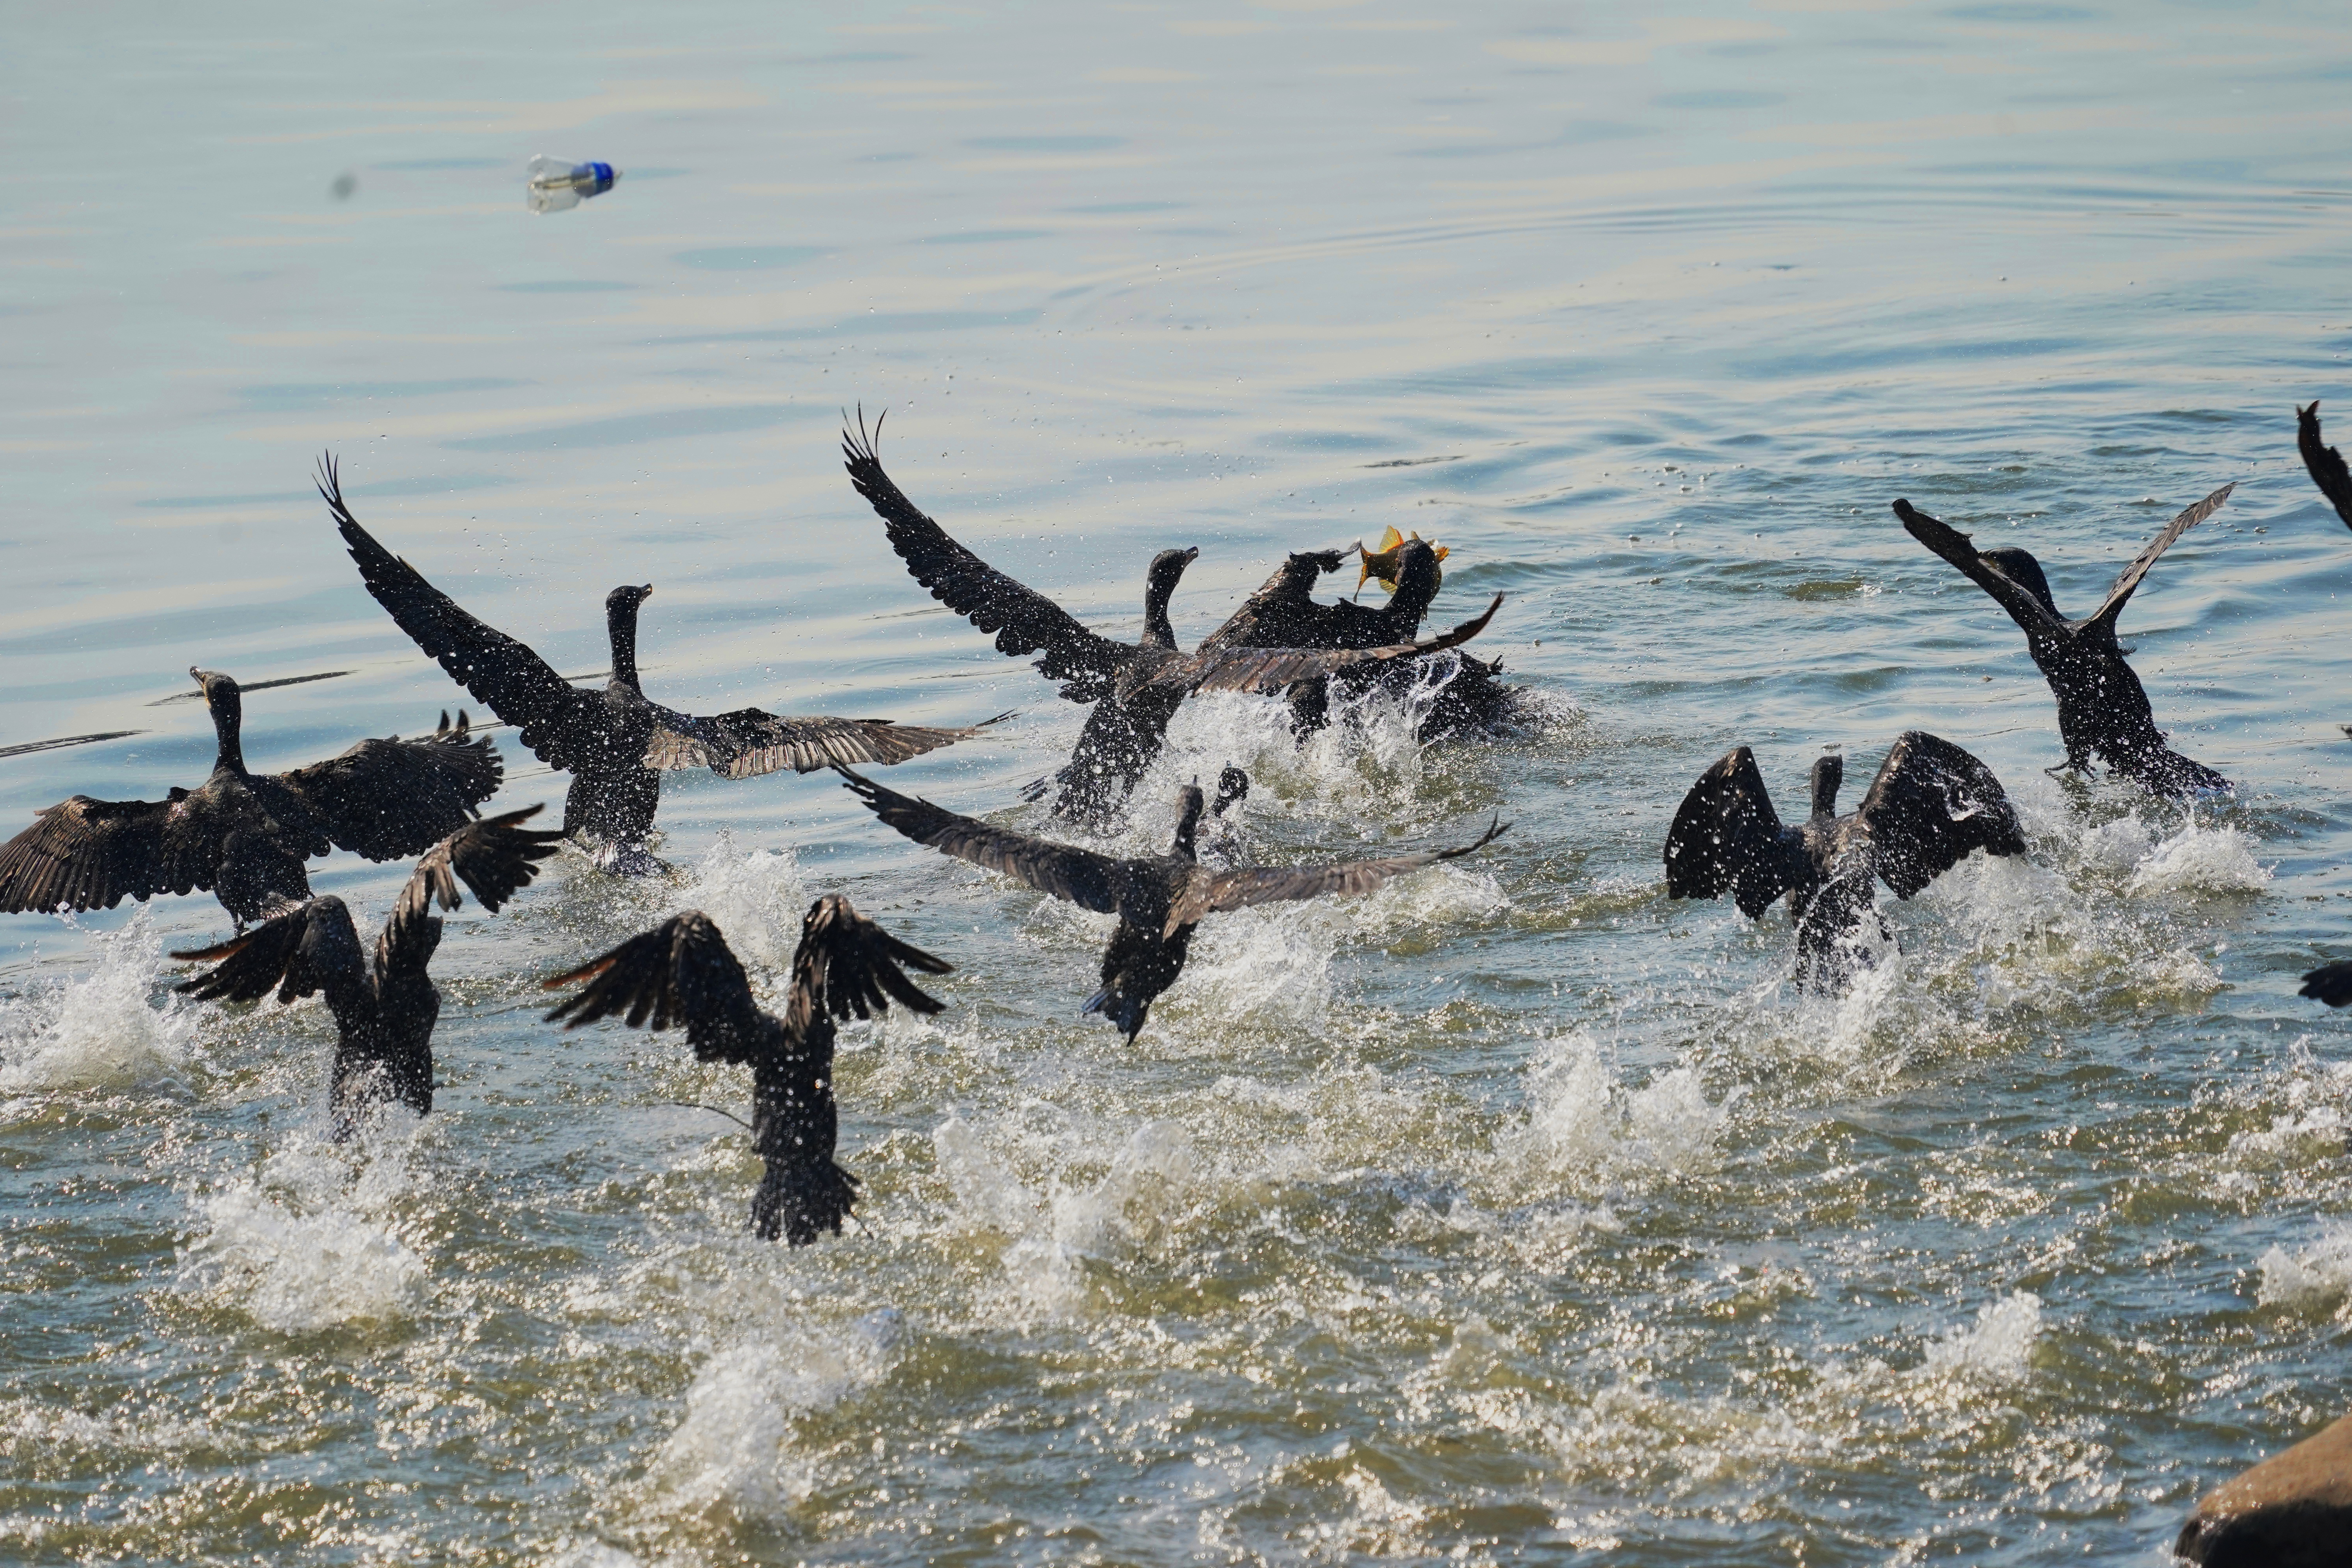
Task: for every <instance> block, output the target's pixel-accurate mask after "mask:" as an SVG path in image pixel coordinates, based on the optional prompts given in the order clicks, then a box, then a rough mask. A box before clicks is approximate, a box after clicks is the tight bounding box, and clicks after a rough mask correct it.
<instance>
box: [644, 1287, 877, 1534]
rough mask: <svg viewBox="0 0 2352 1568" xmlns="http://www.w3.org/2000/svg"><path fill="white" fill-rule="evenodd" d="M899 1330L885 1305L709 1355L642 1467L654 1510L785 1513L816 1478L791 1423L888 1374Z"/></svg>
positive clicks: (715, 1516)
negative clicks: (841, 1321)
mask: <svg viewBox="0 0 2352 1568" xmlns="http://www.w3.org/2000/svg"><path fill="white" fill-rule="evenodd" d="M902 1336H903V1327H902V1325H901V1323H900V1321H899V1319H898V1314H896V1313H895V1312H891V1311H888V1310H882V1311H877V1312H872V1313H868V1314H867V1315H866V1317H864V1318H862V1319H860V1320H858V1321H856V1322H854V1323H851V1324H848V1325H846V1326H845V1328H843V1329H841V1330H839V1331H831V1332H827V1331H818V1330H814V1329H811V1330H804V1331H802V1332H799V1333H797V1334H793V1335H792V1336H791V1337H790V1338H789V1340H788V1342H778V1341H776V1340H774V1339H771V1338H758V1339H749V1340H743V1341H740V1342H736V1343H733V1344H730V1345H728V1346H727V1347H725V1348H724V1349H722V1350H720V1351H719V1352H717V1353H715V1354H713V1355H712V1356H711V1357H710V1358H709V1360H708V1361H706V1362H704V1363H703V1364H702V1368H701V1370H700V1371H699V1372H698V1373H696V1375H695V1379H694V1385H693V1386H692V1387H691V1388H689V1389H688V1391H687V1395H686V1418H685V1419H684V1420H683V1421H681V1422H679V1423H678V1425H677V1428H676V1429H675V1430H673V1431H672V1432H671V1433H670V1435H669V1436H668V1437H667V1438H666V1439H664V1440H663V1442H662V1446H661V1447H660V1449H659V1450H658V1451H657V1452H656V1454H655V1455H654V1458H653V1462H652V1464H651V1466H650V1467H649V1468H648V1469H647V1472H646V1481H647V1483H648V1485H649V1488H650V1493H651V1498H652V1500H654V1501H655V1503H656V1506H657V1508H658V1509H659V1510H660V1511H662V1512H665V1513H669V1514H673V1515H679V1516H687V1517H692V1518H698V1519H703V1520H708V1521H714V1522H722V1523H731V1522H737V1521H768V1522H774V1521H781V1520H782V1519H784V1518H785V1517H787V1516H788V1515H789V1514H790V1512H791V1511H792V1510H793V1507H794V1505H796V1504H797V1503H799V1502H800V1501H801V1500H803V1499H805V1498H806V1497H807V1496H808V1495H809V1493H810V1492H811V1491H812V1490H813V1489H814V1487H815V1485H816V1481H817V1471H816V1463H815V1460H814V1458H813V1457H812V1456H810V1455H808V1454H806V1453H804V1452H803V1451H801V1450H800V1449H799V1447H797V1445H796V1438H795V1423H796V1422H797V1420H798V1419H799V1418H801V1417H802V1416H804V1415H808V1414H810V1413H811V1412H814V1411H822V1410H828V1409H831V1408H832V1407H833V1406H835V1405H838V1404H840V1403H841V1402H842V1401H843V1400H844V1399H846V1398H848V1397H849V1396H850V1395H851V1394H854V1393H856V1391H857V1390H859V1389H862V1388H866V1387H868V1386H870V1385H872V1384H876V1383H878V1382H880V1381H881V1380H882V1379H883V1378H884V1377H886V1376H887V1375H888V1374H889V1371H890V1368H891V1367H892V1366H893V1365H894V1364H896V1362H897V1358H898V1346H899V1342H900V1340H901V1338H902Z"/></svg>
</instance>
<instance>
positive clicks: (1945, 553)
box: [1895, 500, 2074, 641]
mask: <svg viewBox="0 0 2352 1568" xmlns="http://www.w3.org/2000/svg"><path fill="white" fill-rule="evenodd" d="M1895 516H1896V517H1898V518H1901V519H1902V520H1903V527H1904V531H1906V532H1907V533H1909V534H1910V535H1911V537H1912V538H1914V539H1916V540H1917V541H1918V542H1920V543H1922V544H1924V545H1926V546H1927V548H1928V549H1930V550H1932V551H1934V552H1936V553H1937V554H1938V555H1940V556H1942V557H1943V558H1944V559H1945V560H1946V561H1948V562H1949V563H1951V564H1952V565H1954V566H1957V567H1958V568H1959V570H1960V572H1961V573H1962V574H1964V575H1965V576H1967V578H1968V580H1969V582H1971V583H1974V584H1976V585H1977V586H1978V587H1979V588H1982V589H1983V590H1984V591H1985V592H1986V593H1988V594H1990V595H1992V597H1993V601H1994V603H1996V604H1998V605H2000V607H2001V608H2002V609H2004V610H2007V611H2008V612H2009V615H2010V618H2011V620H2013V621H2015V622H2016V623H2017V624H2018V625H2019V626H2022V627H2023V628H2024V629H2025V635H2026V636H2028V637H2048V638H2053V639H2056V640H2060V641H2063V640H2064V638H2065V637H2067V636H2068V635H2069V634H2070V633H2071V632H2072V631H2073V629H2074V628H2073V627H2072V626H2068V624H2067V623H2066V621H2065V619H2064V618H2063V617H2062V616H2060V615H2059V614H2058V613H2057V612H2056V611H2055V610H2053V609H2052V608H2051V607H2050V606H2049V605H2045V604H2043V603H2042V601H2041V600H2040V599H2038V598H2036V597H2034V595H2033V594H2032V590H2030V589H2028V588H2026V587H2025V586H2024V585H2023V584H2021V583H2019V582H2018V581H2017V580H2016V579H2014V578H2012V577H2011V576H2010V575H2009V574H2007V573H2006V572H2003V571H2002V570H2001V569H2000V567H1998V566H1996V565H1994V564H1993V563H1991V562H1990V561H1988V560H1986V559H1985V558H1984V557H1983V556H1982V555H1981V554H1979V552H1978V551H1977V547H1976V545H1975V544H1974V543H1973V542H1970V540H1969V536H1968V535H1967V534H1965V533H1962V532H1961V531H1959V530H1958V529H1957V528H1954V527H1952V526H1951V525H1950V524H1949V523H1947V522H1942V521H1937V519H1935V518H1932V517H1929V516H1928V515H1927V513H1926V512H1924V511H1921V510H1918V509H1917V508H1916V507H1914V506H1913V505H1912V504H1911V503H1910V502H1909V501H1907V500H1897V501H1896V502H1895Z"/></svg>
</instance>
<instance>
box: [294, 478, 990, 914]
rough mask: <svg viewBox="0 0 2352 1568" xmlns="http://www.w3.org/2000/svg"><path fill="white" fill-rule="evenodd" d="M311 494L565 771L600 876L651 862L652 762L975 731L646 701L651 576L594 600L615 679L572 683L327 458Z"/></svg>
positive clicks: (863, 752)
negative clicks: (416, 558)
mask: <svg viewBox="0 0 2352 1568" xmlns="http://www.w3.org/2000/svg"><path fill="white" fill-rule="evenodd" d="M319 493H320V495H321V496H322V497H324V498H325V499H326V502H327V506H328V509H329V510H331V511H332V512H333V513H334V518H335V526H336V527H337V528H339V529H341V531H342V535H343V540H344V542H345V543H347V544H348V545H349V546H350V547H351V552H352V560H353V561H355V562H357V563H359V569H360V577H361V580H362V581H363V582H364V583H365V584H367V591H368V592H369V593H370V594H373V595H375V600H376V603H378V604H380V605H383V607H384V608H385V609H386V610H387V611H389V612H390V613H391V616H392V618H393V619H394V621H396V622H398V623H399V625H400V629H401V630H402V631H404V632H406V633H407V634H408V635H409V637H412V638H414V639H415V643H416V646H417V647H421V648H423V649H424V650H425V652H426V653H427V654H429V655H431V656H432V657H433V658H436V659H437V660H439V661H440V665H441V668H443V669H446V670H447V671H448V672H449V676H450V679H453V680H455V681H457V683H458V684H459V685H460V686H463V687H464V688H466V689H467V690H468V691H470V692H472V693H473V694H474V696H475V697H476V699H477V700H479V701H482V702H484V703H487V704H488V706H489V708H490V710H492V711H493V712H495V713H497V714H498V716H499V718H501V719H503V720H505V721H507V722H508V723H509V724H512V725H515V726H516V727H517V728H518V729H520V731H522V743H523V744H524V745H525V746H528V747H529V748H530V750H531V752H533V753H534V754H535V755H537V756H538V758H539V760H540V761H541V762H543V763H546V764H547V765H548V766H550V767H551V768H553V769H555V770H556V771H558V772H559V773H570V774H571V775H572V787H571V788H570V790H568V791H567V792H566V793H565V795H564V797H563V831H564V832H565V833H566V834H568V835H572V836H573V837H581V836H589V837H594V838H596V839H598V840H600V841H601V847H600V849H599V851H598V856H597V863H598V864H599V865H600V866H602V867H604V868H605V869H607V870H620V871H639V870H650V869H653V868H656V866H657V865H658V864H659V863H658V862H656V861H655V860H654V859H653V858H652V857H651V856H650V855H648V854H646V851H645V842H646V837H647V836H648V835H649V834H651V833H652V831H653V826H654V812H655V809H656V807H657V806H658V805H659V804H660V800H661V770H664V769H671V768H698V767H709V769H710V770H711V771H712V772H713V773H717V774H719V777H721V778H729V779H740V778H749V777H751V776H752V775H754V774H758V773H773V772H775V771H776V770H777V769H779V768H791V769H793V771H795V772H797V773H808V772H810V771H812V770H814V769H816V768H821V767H824V766H827V765H828V764H831V763H883V764H885V765H887V764H889V763H902V762H905V761H906V760H907V759H908V758H909V757H916V756H920V755H921V754H922V753H924V752H928V751H931V750H933V749H934V748H936V747H940V746H944V745H948V744H950V743H951V742H956V741H961V740H963V739H965V738H966V737H968V736H970V735H971V734H972V733H974V731H975V730H976V729H977V728H978V726H974V727H972V728H969V729H957V730H938V729H927V728H923V727H920V726H918V725H912V724H906V725H901V724H894V723H892V722H891V721H889V720H887V719H830V718H816V717H794V716H779V715H777V714H773V713H770V712H767V711H766V710H762V709H758V708H740V709H737V710H735V711H733V712H731V713H721V714H719V716H717V717H716V718H710V719H704V718H698V717H696V716H695V715H693V714H689V713H680V712H678V711H677V710H674V709H669V708H665V707H663V706H661V705H660V704H659V703H657V702H650V701H647V700H646V695H645V691H644V689H642V688H641V687H640V686H639V684H638V681H637V607H638V606H639V605H643V604H644V603H645V602H646V598H647V597H648V596H649V595H651V594H652V593H653V591H654V590H653V584H650V583H648V584H644V585H642V586H629V585H626V584H625V585H623V586H621V587H618V588H615V589H614V590H613V591H612V592H611V593H610V594H608V595H605V596H604V625H605V628H606V630H607V631H608V632H609V633H610V634H611V637H612V642H613V675H612V679H611V680H610V681H609V682H608V683H607V684H606V685H605V688H604V691H603V692H602V693H597V692H592V691H584V690H582V689H580V688H578V687H576V686H573V685H572V683H571V682H569V681H567V680H565V679H563V678H562V676H560V675H558V674H557V673H556V672H555V670H554V669H553V668H551V667H550V666H549V664H548V663H547V661H546V660H544V659H542V658H540V657H539V655H537V654H536V653H533V652H532V651H531V650H530V648H528V647H524V646H523V645H522V644H521V643H520V642H517V641H516V640H515V639H514V638H512V637H508V636H507V635H506V634H505V633H503V632H500V631H498V630H497V629H495V628H493V627H490V626H484V625H483V624H482V623H481V622H480V621H478V620H476V619H475V618H474V617H473V616H470V615H467V613H466V611H465V610H464V609H462V608H460V607H459V605H458V604H457V601H456V600H454V599H452V598H450V597H449V595H446V594H444V593H442V592H441V591H440V590H439V589H438V588H436V587H435V586H433V584H430V583H427V582H426V581H425V579H424V577H423V576H421V575H419V574H418V573H417V571H416V569H415V567H413V566H411V565H409V563H407V562H405V561H404V560H402V559H401V558H400V557H398V556H396V555H394V554H393V553H392V552H390V551H389V550H386V549H385V548H384V547H383V545H381V544H379V543H377V542H375V540H374V539H373V537H372V536H370V534H369V533H368V531H366V530H365V529H363V528H362V527H361V526H360V524H359V520H358V519H356V518H354V517H353V516H352V512H351V509H350V508H349V507H347V506H345V505H344V504H343V495H342V486H341V482H340V481H339V479H338V477H337V475H336V471H335V462H334V459H333V458H327V459H326V460H325V461H324V462H323V463H322V464H321V472H320V476H319ZM1000 717H1003V715H1000ZM990 722H992V723H993V722H995V721H994V720H992V721H990Z"/></svg>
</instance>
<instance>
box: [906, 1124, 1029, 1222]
mask: <svg viewBox="0 0 2352 1568" xmlns="http://www.w3.org/2000/svg"><path fill="white" fill-rule="evenodd" d="M931 1149H932V1152H933V1153H934V1154H935V1155H936V1156H937V1158H938V1160H939V1168H940V1175H941V1176H943V1177H945V1178H946V1179H947V1184H948V1186H949V1187H950V1189H951V1190H952V1191H953V1192H954V1194H955V1200H956V1207H957V1209H958V1210H959V1211H960V1212H961V1214H962V1215H963V1216H964V1217H965V1219H966V1220H967V1221H968V1222H969V1223H970V1224H971V1225H972V1226H977V1227H979V1228H981V1229H984V1230H993V1231H997V1232H999V1233H1001V1234H1003V1235H1005V1236H1019V1235H1020V1234H1021V1233H1022V1232H1023V1231H1024V1230H1026V1229H1028V1228H1029V1226H1030V1225H1031V1223H1032V1222H1033V1221H1034V1220H1035V1218H1036V1217H1037V1195H1036V1194H1034V1193H1033V1192H1031V1191H1030V1190H1029V1189H1028V1188H1027V1187H1024V1186H1023V1185H1022V1184H1021V1183H1020V1181H1019V1179H1018V1178H1016V1177H1014V1176H1013V1173H1011V1172H1009V1171H1007V1170H1006V1169H1005V1168H1004V1167H1003V1165H1002V1164H1000V1163H998V1162H997V1159H996V1156H995V1155H994V1153H992V1152H991V1151H990V1149H989V1147H988V1145H987V1144H986V1143H984V1142H982V1141H981V1137H980V1134H979V1133H978V1132H977V1131H974V1130H973V1128H972V1125H971V1122H969V1121H965V1120H964V1119H963V1117H962V1116H961V1114H956V1115H950V1117H949V1118H948V1119H947V1120H946V1121H942V1122H940V1125H939V1127H938V1128H937V1129H936V1130H934V1131H933V1132H932V1133H931Z"/></svg>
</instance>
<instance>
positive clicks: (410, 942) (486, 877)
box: [375, 805, 563, 975]
mask: <svg viewBox="0 0 2352 1568" xmlns="http://www.w3.org/2000/svg"><path fill="white" fill-rule="evenodd" d="M540 809H541V808H540V807H538V806H535V805H530V806H525V807H524V808H523V809H522V810H520V811H509V812H506V813H503V814H502V815H500V816H491V817H485V818H484V819H483V820H481V821H479V822H475V823H468V824H467V826H464V827H461V828H459V829H458V830H457V832H455V833H453V834H451V835H449V837H446V838H444V839H443V840H441V842H440V843H438V844H436V845H435V846H434V847H432V848H430V849H427V850H426V851H425V858H423V859H421V860H419V861H417V863H416V869H415V870H414V871H412V872H411V873H409V877H408V885H407V886H406V887H404V888H403V889H400V898H399V900H397V901H396V902H394V905H393V906H392V915H391V918H389V919H388V920H386V921H384V922H383V931H381V932H380V933H379V934H378V935H377V937H376V939H375V972H376V973H378V974H380V975H383V974H396V973H402V972H407V973H419V974H421V973H424V971H425V963H426V962H427V961H428V960H430V959H431V958H432V956H433V949H434V947H435V945H436V943H437V942H438V941H439V936H440V922H439V921H437V920H436V919H435V918H434V915H433V906H434V905H435V904H436V903H438V904H439V905H440V906H441V907H442V908H443V909H445V910H454V909H456V908H457V906H458V905H459V904H461V903H463V902H464V901H465V900H464V899H463V898H462V897H461V896H460V895H459V893H458V891H457V884H458V882H459V881H461V880H462V881H463V882H464V883H465V884H466V886H467V887H468V888H471V889H474V897H475V898H476V899H478V900H480V901H481V905H482V908H484V909H486V910H489V911H490V912H491V913H492V914H496V913H497V912H498V910H499V905H501V904H503V903H505V902H506V901H507V900H509V899H511V898H513V897H514V896H515V894H516V893H518V892H519V891H520V890H521V889H524V888H527V887H529V886H530V880H531V879H532V878H534V877H536V876H538V875H539V866H538V862H539V861H541V860H544V859H546V858H548V857H549V856H550V855H552V854H554V853H555V847H556V846H557V845H558V844H560V843H562V840H563V835H562V833H560V832H554V831H545V832H542V831H539V830H535V829H532V828H528V827H525V826H522V824H523V823H525V822H528V821H529V820H530V818H532V817H534V816H538V815H539V812H540ZM428 926H429V927H430V928H431V932H430V935H429V937H428V934H427V928H428Z"/></svg>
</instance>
